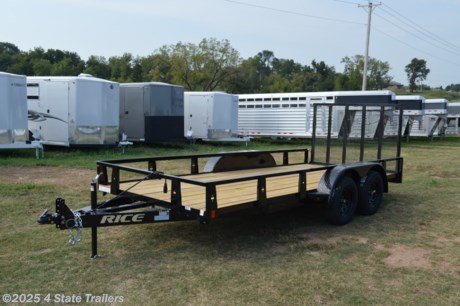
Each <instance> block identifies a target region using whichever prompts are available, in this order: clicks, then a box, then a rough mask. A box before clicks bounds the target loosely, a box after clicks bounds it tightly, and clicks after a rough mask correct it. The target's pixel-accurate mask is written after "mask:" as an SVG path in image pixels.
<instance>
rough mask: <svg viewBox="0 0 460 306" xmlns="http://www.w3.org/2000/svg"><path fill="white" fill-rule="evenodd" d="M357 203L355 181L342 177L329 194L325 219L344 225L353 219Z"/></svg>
mask: <svg viewBox="0 0 460 306" xmlns="http://www.w3.org/2000/svg"><path fill="white" fill-rule="evenodd" d="M357 203H358V188H357V186H356V184H355V181H354V180H353V179H352V178H351V177H348V176H345V177H343V178H342V179H341V180H340V182H339V183H338V184H337V186H336V187H335V188H334V190H332V192H331V194H330V196H329V202H328V207H327V212H326V214H327V219H328V221H329V222H330V223H332V224H335V225H344V224H347V223H348V222H350V221H351V219H353V215H354V213H355V211H356V206H357Z"/></svg>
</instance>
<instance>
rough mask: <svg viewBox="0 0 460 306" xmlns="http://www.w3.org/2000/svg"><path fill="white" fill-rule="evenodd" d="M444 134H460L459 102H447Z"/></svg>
mask: <svg viewBox="0 0 460 306" xmlns="http://www.w3.org/2000/svg"><path fill="white" fill-rule="evenodd" d="M446 134H457V135H458V134H460V102H450V103H448V104H447V129H446Z"/></svg>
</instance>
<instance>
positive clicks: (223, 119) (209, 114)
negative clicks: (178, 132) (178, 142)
mask: <svg viewBox="0 0 460 306" xmlns="http://www.w3.org/2000/svg"><path fill="white" fill-rule="evenodd" d="M184 136H185V137H187V138H193V139H202V140H205V141H236V140H239V138H238V137H237V136H238V96H236V95H232V94H228V93H223V92H185V93H184Z"/></svg>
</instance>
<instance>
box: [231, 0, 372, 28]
mask: <svg viewBox="0 0 460 306" xmlns="http://www.w3.org/2000/svg"><path fill="white" fill-rule="evenodd" d="M224 1H225V2H230V3H234V4H239V5H244V6H250V7H255V8H260V9H264V10H269V11H275V12H279V13H284V14H290V15H297V16H302V17H308V18H315V19H321V20H326V21H333V22H342V23H350V24H357V25H361V26H362V25H365V24H363V23H360V22H355V21H350V20H343V19H334V18H328V17H321V16H315V15H310V14H304V13H299V12H293V11H288V10H283V9H277V8H273V7H268V6H263V5H257V4H251V3H245V2H240V1H234V0H224ZM337 1H338V0H337Z"/></svg>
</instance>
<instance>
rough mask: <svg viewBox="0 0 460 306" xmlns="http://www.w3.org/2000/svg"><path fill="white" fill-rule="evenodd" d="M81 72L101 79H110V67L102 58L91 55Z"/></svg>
mask: <svg viewBox="0 0 460 306" xmlns="http://www.w3.org/2000/svg"><path fill="white" fill-rule="evenodd" d="M83 72H84V73H88V74H91V75H92V76H94V77H98V78H101V79H106V80H108V79H110V66H109V63H108V62H107V60H106V59H105V57H103V56H95V55H91V56H90V57H89V58H88V60H87V61H86V64H85V69H84V70H83Z"/></svg>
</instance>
